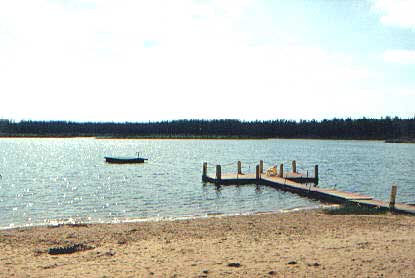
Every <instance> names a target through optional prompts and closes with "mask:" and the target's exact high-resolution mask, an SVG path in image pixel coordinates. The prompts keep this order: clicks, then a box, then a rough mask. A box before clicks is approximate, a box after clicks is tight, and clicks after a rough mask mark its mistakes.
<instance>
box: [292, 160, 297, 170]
mask: <svg viewBox="0 0 415 278" xmlns="http://www.w3.org/2000/svg"><path fill="white" fill-rule="evenodd" d="M292 166H293V173H297V162H296V161H295V160H293V163H292Z"/></svg>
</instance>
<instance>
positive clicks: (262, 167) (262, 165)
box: [259, 160, 264, 174]
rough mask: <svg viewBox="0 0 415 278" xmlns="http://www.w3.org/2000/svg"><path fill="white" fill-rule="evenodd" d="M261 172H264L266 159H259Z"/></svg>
mask: <svg viewBox="0 0 415 278" xmlns="http://www.w3.org/2000/svg"><path fill="white" fill-rule="evenodd" d="M259 172H260V173H261V174H262V173H264V161H263V160H260V161H259Z"/></svg>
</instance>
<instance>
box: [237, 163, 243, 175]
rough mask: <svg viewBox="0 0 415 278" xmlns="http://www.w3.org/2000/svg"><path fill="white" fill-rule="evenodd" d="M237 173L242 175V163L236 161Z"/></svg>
mask: <svg viewBox="0 0 415 278" xmlns="http://www.w3.org/2000/svg"><path fill="white" fill-rule="evenodd" d="M238 175H242V164H241V162H240V161H238Z"/></svg>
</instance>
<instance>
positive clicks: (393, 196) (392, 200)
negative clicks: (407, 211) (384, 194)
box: [389, 185, 398, 210]
mask: <svg viewBox="0 0 415 278" xmlns="http://www.w3.org/2000/svg"><path fill="white" fill-rule="evenodd" d="M397 191H398V187H397V186H396V185H392V188H391V198H390V202H389V209H390V210H394V209H395V199H396V192H397Z"/></svg>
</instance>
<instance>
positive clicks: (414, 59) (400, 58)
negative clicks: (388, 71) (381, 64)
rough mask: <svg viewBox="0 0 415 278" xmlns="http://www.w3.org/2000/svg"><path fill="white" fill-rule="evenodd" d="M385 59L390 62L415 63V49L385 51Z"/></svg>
mask: <svg viewBox="0 0 415 278" xmlns="http://www.w3.org/2000/svg"><path fill="white" fill-rule="evenodd" d="M383 59H384V61H386V62H389V63H398V64H406V65H410V64H413V65H415V50H387V51H385V52H384V53H383Z"/></svg>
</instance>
